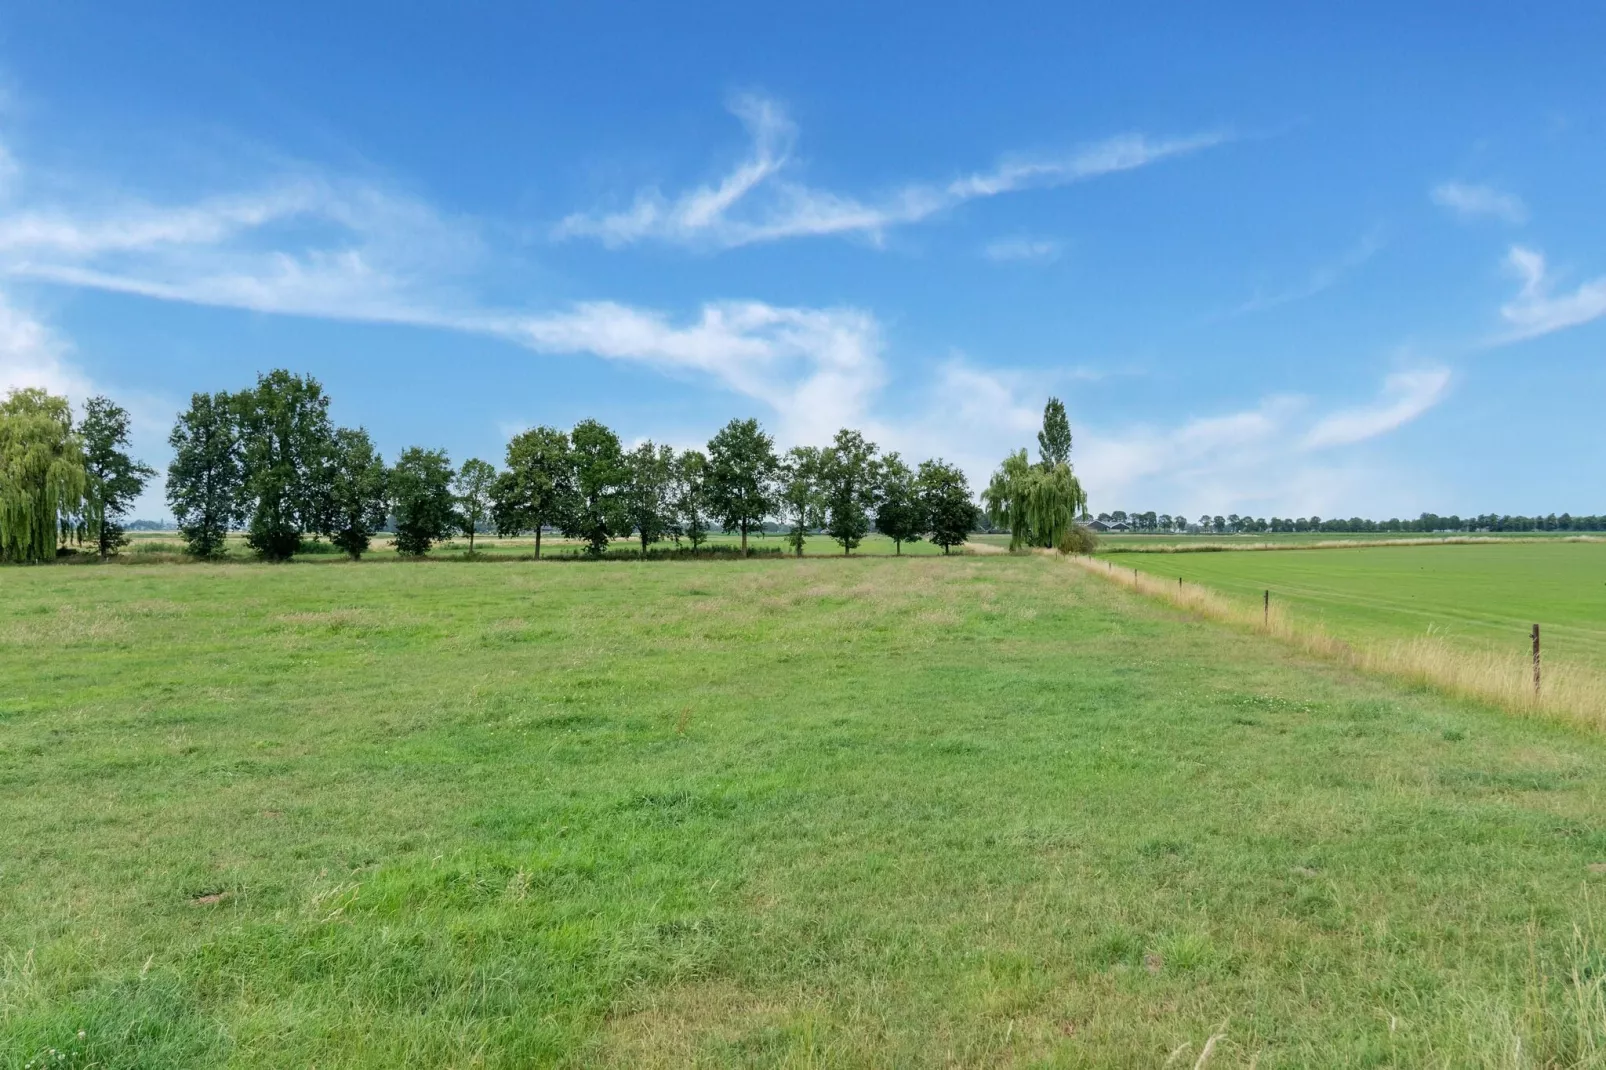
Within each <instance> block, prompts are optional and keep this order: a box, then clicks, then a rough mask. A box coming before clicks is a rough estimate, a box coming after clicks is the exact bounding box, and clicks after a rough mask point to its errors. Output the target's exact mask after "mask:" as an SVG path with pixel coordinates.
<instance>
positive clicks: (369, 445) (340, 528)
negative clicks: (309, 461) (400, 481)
mask: <svg viewBox="0 0 1606 1070" xmlns="http://www.w3.org/2000/svg"><path fill="white" fill-rule="evenodd" d="M389 488H390V472H389V470H388V469H386V468H385V462H384V461H383V460H382V459H381V458H380V456H379V453H378V451H377V450H375V449H374V444H373V441H372V440H370V439H369V437H368V432H367V431H365V430H363V429H362V428H360V427H359V428H357V429H356V430H352V429H351V428H349V427H342V428H340V429H339V430H337V431H336V432H335V433H334V437H333V438H332V439H331V442H330V450H329V520H330V523H329V528H330V532H329V535H330V540H329V541H330V542H333V543H334V544H335V545H336V546H338V547H340V548H341V549H342V550H344V551H345V552H346V554H347V555H348V556H350V558H351V559H352V560H353V561H356V560H357V559H358V558H360V557H362V555H363V554H365V553H367V551H368V544H369V543H370V542H371V541H372V539H373V536H374V532H376V531H378V530H379V529H380V528H382V527H384V525H385V516H386V513H387V511H388V510H389V506H390V499H389Z"/></svg>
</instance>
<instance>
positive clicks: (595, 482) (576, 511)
mask: <svg viewBox="0 0 1606 1070" xmlns="http://www.w3.org/2000/svg"><path fill="white" fill-rule="evenodd" d="M569 441H570V443H571V444H572V446H573V447H574V489H575V503H574V508H573V509H572V510H570V512H569V514H568V515H567V516H566V517H565V518H564V524H563V533H564V534H565V535H567V536H569V537H570V538H572V539H584V540H585V542H586V553H588V554H590V555H591V556H592V557H600V556H602V554H603V552H604V551H606V550H607V549H608V540H609V539H611V538H613V537H614V536H616V535H627V534H629V533H630V522H629V519H628V518H627V517H626V515H625V508H624V502H623V501H622V498H621V491H622V489H623V484H624V482H625V478H626V476H625V468H624V451H623V450H622V449H621V448H620V446H619V436H618V435H616V434H614V433H613V432H612V431H610V430H608V428H607V427H606V426H604V425H603V424H601V423H598V422H597V421H596V420H581V421H580V422H579V423H577V424H575V425H574V430H573V431H572V432H570V434H569Z"/></svg>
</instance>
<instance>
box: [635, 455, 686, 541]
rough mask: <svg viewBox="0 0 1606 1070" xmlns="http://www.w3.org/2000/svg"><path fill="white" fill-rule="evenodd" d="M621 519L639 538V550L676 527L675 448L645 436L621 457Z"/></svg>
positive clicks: (658, 539)
mask: <svg viewBox="0 0 1606 1070" xmlns="http://www.w3.org/2000/svg"><path fill="white" fill-rule="evenodd" d="M624 471H625V486H624V509H625V522H626V524H627V525H628V526H629V527H630V528H634V529H635V532H636V537H637V538H638V539H640V540H641V552H642V553H646V552H647V547H648V546H649V545H650V544H652V543H655V542H659V541H660V540H662V539H663V538H664V537H665V536H668V535H671V534H673V533H674V532H675V531H676V522H675V511H674V494H675V451H674V449H673V448H672V447H670V446H655V445H653V443H652V442H651V440H648V441H646V442H643V443H641V445H639V446H637V447H636V448H635V449H633V450H631V451H630V452H629V453H628V454H626V455H625V458H624Z"/></svg>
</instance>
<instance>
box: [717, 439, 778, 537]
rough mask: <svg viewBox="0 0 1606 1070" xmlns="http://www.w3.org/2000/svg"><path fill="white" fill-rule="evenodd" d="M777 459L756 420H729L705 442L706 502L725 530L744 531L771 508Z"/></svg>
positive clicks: (773, 503) (743, 533)
mask: <svg viewBox="0 0 1606 1070" xmlns="http://www.w3.org/2000/svg"><path fill="white" fill-rule="evenodd" d="M779 468H780V460H779V458H777V457H776V456H775V440H774V439H772V438H770V436H769V435H766V434H765V433H764V432H763V430H762V429H761V428H760V427H759V426H758V421H757V420H732V421H731V422H730V423H728V424H726V425H725V426H724V427H723V428H721V429H720V431H719V433H718V434H716V435H715V436H714V437H713V438H712V439H710V440H709V442H708V502H709V506H710V508H711V510H712V512H713V515H714V516H715V517H717V518H718V519H719V521H720V523H721V525H723V526H724V528H725V530H726V531H739V532H741V534H742V553H744V554H745V553H746V552H747V533H748V532H749V531H751V530H753V529H754V528H756V527H758V526H759V525H760V524H762V523H763V522H764V518H765V517H767V516H769V515H770V514H771V513H773V512H774V511H775V477H776V475H777V472H778V470H779Z"/></svg>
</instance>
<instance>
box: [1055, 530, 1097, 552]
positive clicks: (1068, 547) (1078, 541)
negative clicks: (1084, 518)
mask: <svg viewBox="0 0 1606 1070" xmlns="http://www.w3.org/2000/svg"><path fill="white" fill-rule="evenodd" d="M1098 546H1099V537H1098V536H1097V535H1095V534H1093V533H1092V532H1091V531H1089V530H1088V529H1087V528H1084V527H1083V526H1082V525H1080V524H1072V525H1071V526H1070V527H1068V528H1066V529H1065V534H1064V535H1062V536H1060V545H1059V551H1060V553H1062V554H1090V553H1092V552H1093V551H1094V550H1097V549H1098Z"/></svg>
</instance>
